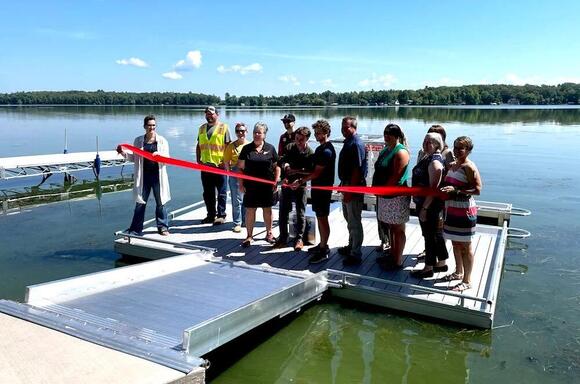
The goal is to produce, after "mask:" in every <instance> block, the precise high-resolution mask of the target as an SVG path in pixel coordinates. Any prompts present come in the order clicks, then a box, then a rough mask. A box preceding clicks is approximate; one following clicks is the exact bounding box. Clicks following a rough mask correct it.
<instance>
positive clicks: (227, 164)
mask: <svg viewBox="0 0 580 384" xmlns="http://www.w3.org/2000/svg"><path fill="white" fill-rule="evenodd" d="M232 152H233V144H231V143H230V144H228V145H226V149H224V169H225V170H226V171H229V170H230V168H231V167H230V162H231V161H232Z"/></svg>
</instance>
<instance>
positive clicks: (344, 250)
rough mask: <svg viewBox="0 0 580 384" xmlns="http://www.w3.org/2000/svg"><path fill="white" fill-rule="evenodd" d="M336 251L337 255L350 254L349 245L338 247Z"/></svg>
mask: <svg viewBox="0 0 580 384" xmlns="http://www.w3.org/2000/svg"><path fill="white" fill-rule="evenodd" d="M337 252H338V254H339V255H342V256H348V255H350V245H346V246H344V247H340V248H338V250H337Z"/></svg>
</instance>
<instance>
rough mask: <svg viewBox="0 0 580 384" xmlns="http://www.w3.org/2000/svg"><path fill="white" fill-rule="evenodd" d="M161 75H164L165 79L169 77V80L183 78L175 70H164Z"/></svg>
mask: <svg viewBox="0 0 580 384" xmlns="http://www.w3.org/2000/svg"><path fill="white" fill-rule="evenodd" d="M161 76H163V77H165V78H166V79H170V80H179V79H182V78H183V76H181V74H179V73H177V72H175V71H171V72H165V73H164V74H162V75H161Z"/></svg>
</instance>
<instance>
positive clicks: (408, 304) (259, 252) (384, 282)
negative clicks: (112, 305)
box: [115, 203, 508, 328]
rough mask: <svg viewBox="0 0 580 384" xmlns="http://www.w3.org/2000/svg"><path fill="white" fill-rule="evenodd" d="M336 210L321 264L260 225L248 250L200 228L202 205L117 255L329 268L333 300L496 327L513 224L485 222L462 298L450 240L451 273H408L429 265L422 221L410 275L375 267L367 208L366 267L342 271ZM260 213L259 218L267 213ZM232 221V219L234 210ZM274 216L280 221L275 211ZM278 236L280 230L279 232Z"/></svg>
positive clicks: (228, 236)
mask: <svg viewBox="0 0 580 384" xmlns="http://www.w3.org/2000/svg"><path fill="white" fill-rule="evenodd" d="M333 208H334V209H333V210H332V211H331V214H330V216H329V220H330V223H331V236H330V241H329V244H330V246H331V253H330V257H329V259H328V260H327V261H326V262H323V263H320V264H309V263H308V254H307V252H305V251H306V248H305V249H304V251H301V252H295V251H294V249H293V248H292V247H291V246H290V245H289V246H288V247H287V248H281V249H273V248H272V247H271V245H270V244H268V243H267V242H266V241H265V240H264V237H265V232H264V227H263V222H261V221H259V222H258V223H257V225H256V229H255V231H254V233H255V236H254V238H255V241H254V243H252V245H251V246H250V247H249V248H242V247H241V246H240V244H241V242H242V240H243V239H244V238H245V236H246V234H245V230H243V231H242V233H237V234H236V233H234V232H232V230H231V228H232V223H231V222H230V223H226V224H223V225H219V226H213V225H211V224H199V222H200V220H201V219H203V218H204V217H205V213H206V210H205V207H204V206H203V204H198V205H196V206H193V207H192V208H191V209H190V210H185V211H182V212H178V213H177V215H175V216H174V217H173V219H172V222H171V235H170V236H168V237H162V236H160V235H158V234H157V233H156V230H155V228H154V227H153V228H148V229H146V230H145V232H144V236H143V237H142V238H130V239H127V238H123V237H120V238H118V239H117V240H116V241H115V250H116V251H117V252H119V253H121V254H125V255H130V256H137V257H143V258H147V259H156V258H163V257H169V256H172V255H177V254H186V253H189V252H191V251H192V248H196V247H202V248H204V249H210V250H211V249H214V250H215V252H214V255H215V256H217V257H221V258H222V259H223V260H230V261H243V262H245V263H247V264H250V265H263V264H266V265H269V266H271V267H274V268H278V269H282V270H288V271H304V270H308V271H310V272H313V273H318V272H321V271H324V270H326V271H327V278H328V280H329V281H331V282H334V283H335V284H334V285H333V286H334V287H335V288H331V289H330V293H331V294H332V295H335V296H338V297H343V298H347V299H351V300H356V301H360V302H365V303H370V304H374V305H379V306H383V307H388V308H393V309H397V310H402V311H406V312H411V313H416V314H420V315H424V316H429V317H434V318H439V319H444V320H446V321H452V322H458V323H462V324H467V325H470V326H475V327H482V328H490V327H491V326H492V323H493V314H494V310H495V301H496V300H495V299H496V297H497V292H498V289H499V280H500V278H501V268H502V266H503V255H504V248H505V241H506V238H507V231H508V229H507V224H506V223H504V225H502V226H491V225H478V227H477V236H476V239H475V241H474V243H473V249H474V253H475V263H474V267H473V272H472V288H471V289H470V290H467V291H464V292H463V294H458V293H455V292H452V291H451V290H450V288H451V287H452V286H453V285H455V284H457V283H458V281H454V282H445V281H443V280H442V278H443V276H445V275H447V274H449V273H451V272H453V270H454V268H455V261H454V258H453V253H452V249H451V243H450V242H447V243H448V250H449V253H450V257H449V259H448V261H447V264H448V266H449V271H448V272H440V273H435V275H434V276H433V278H429V279H423V280H421V279H416V278H413V277H412V276H411V275H410V274H409V271H410V270H411V269H413V268H414V267H415V266H416V268H421V267H422V264H421V262H419V261H418V260H417V255H418V254H419V253H421V252H422V251H423V249H424V242H423V237H422V235H421V229H420V227H419V225H418V221H417V218H415V217H412V218H411V220H410V222H409V223H408V224H407V229H406V234H407V243H406V246H405V250H404V252H403V258H404V269H403V270H399V271H384V270H382V269H381V268H380V267H379V266H378V265H377V263H376V262H375V258H376V257H377V256H380V254H379V253H377V252H376V251H375V247H376V246H377V245H378V244H379V239H378V231H377V221H376V216H375V213H374V212H370V211H363V227H364V233H365V238H364V242H363V262H362V264H361V265H359V266H350V267H345V266H343V265H342V256H340V255H339V254H338V253H337V248H338V247H340V246H343V245H346V242H347V241H346V239H348V232H347V229H346V223H345V222H344V219H343V217H342V211H341V208H340V204H339V203H334V205H333ZM228 209H229V204H228ZM257 216H258V218H259V217H260V212H258V214H257ZM228 217H231V215H230V214H229V212H228ZM274 219H275V220H276V219H277V211H276V210H275V209H274ZM275 223H276V222H275ZM274 232H275V234H276V233H277V228H276V227H275V228H274ZM159 241H162V242H159Z"/></svg>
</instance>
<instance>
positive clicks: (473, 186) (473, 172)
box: [460, 161, 483, 195]
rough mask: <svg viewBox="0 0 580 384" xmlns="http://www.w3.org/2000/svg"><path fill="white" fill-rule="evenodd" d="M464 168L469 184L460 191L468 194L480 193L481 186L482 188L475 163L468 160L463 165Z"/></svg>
mask: <svg viewBox="0 0 580 384" xmlns="http://www.w3.org/2000/svg"><path fill="white" fill-rule="evenodd" d="M465 168H466V172H465V174H466V176H467V182H468V184H469V187H468V188H467V189H464V190H462V191H460V192H463V193H466V194H469V195H479V194H480V193H481V188H482V186H483V185H482V182H481V176H480V174H479V171H478V169H477V167H476V166H475V164H474V163H473V162H471V161H470V162H469V163H467V164H466V165H465Z"/></svg>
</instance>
